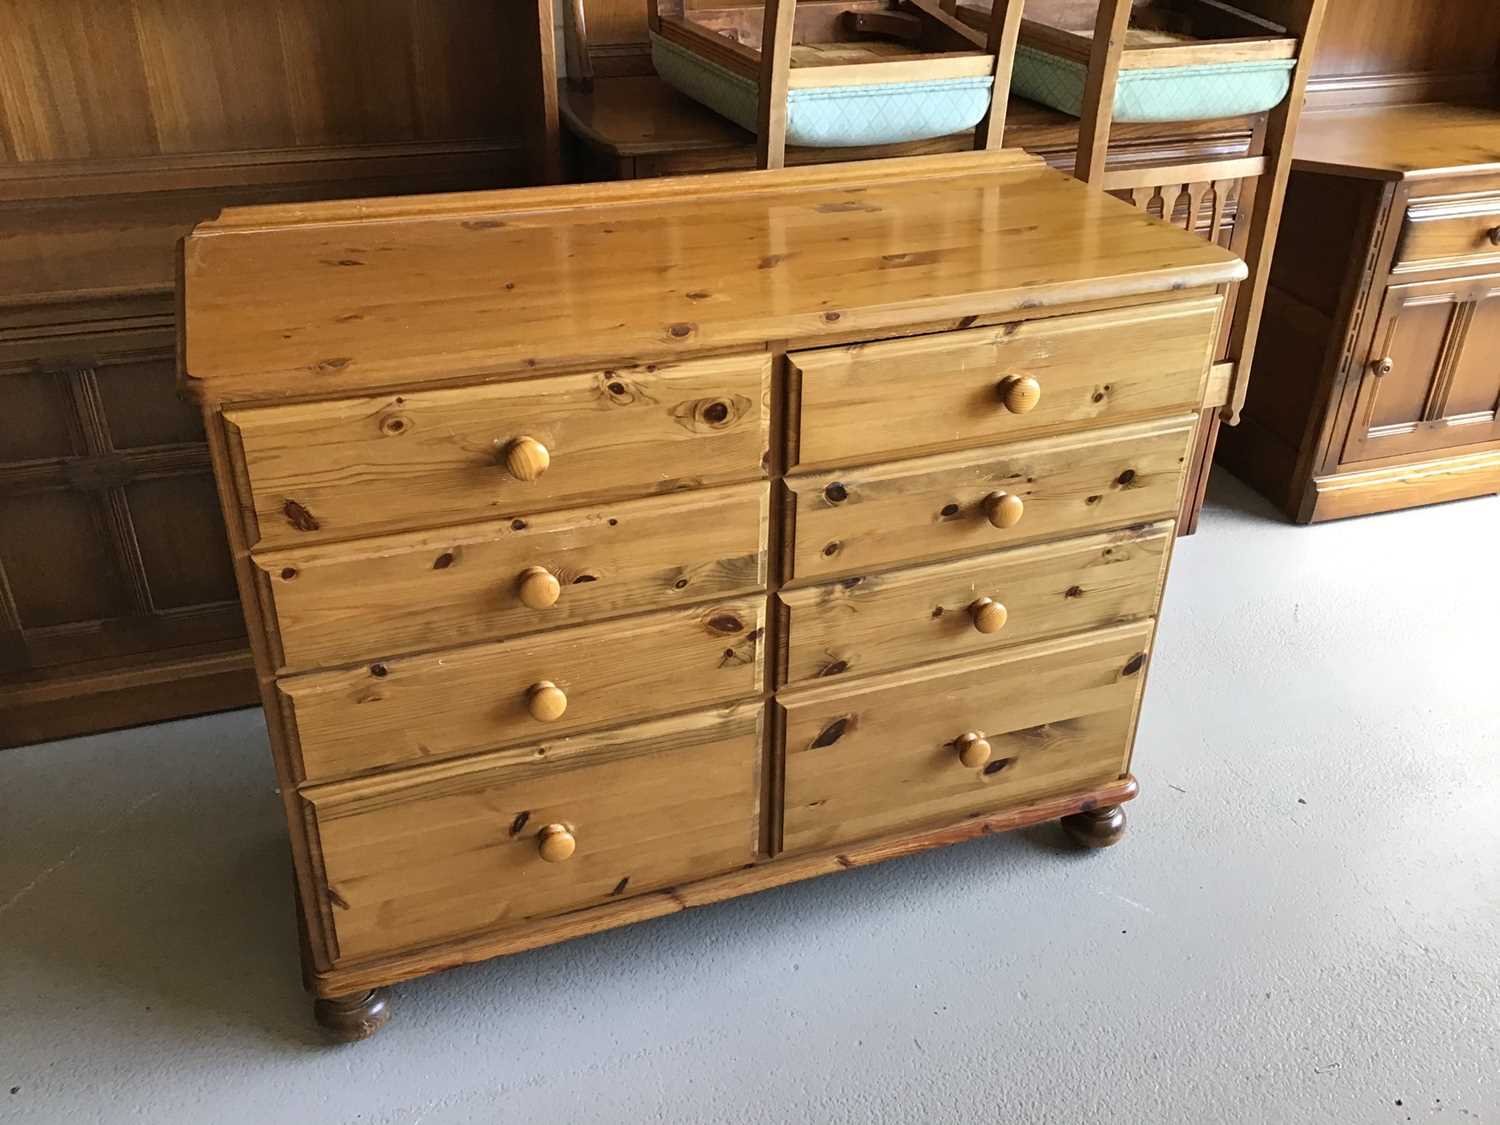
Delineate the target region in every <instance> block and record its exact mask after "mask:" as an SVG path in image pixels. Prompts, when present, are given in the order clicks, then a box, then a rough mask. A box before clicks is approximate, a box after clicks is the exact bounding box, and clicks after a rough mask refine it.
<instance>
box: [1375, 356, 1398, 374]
mask: <svg viewBox="0 0 1500 1125" xmlns="http://www.w3.org/2000/svg"><path fill="white" fill-rule="evenodd" d="M1394 370H1396V361H1395V360H1394V359H1393V358H1391V357H1390V356H1386V357H1385V358H1384V359H1377V360H1376V361H1375V374H1377V375H1379V376H1380V377H1381V378H1384V377H1385V376H1387V375H1389V374H1390V373H1391V372H1392V371H1394Z"/></svg>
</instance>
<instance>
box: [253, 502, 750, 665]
mask: <svg viewBox="0 0 1500 1125" xmlns="http://www.w3.org/2000/svg"><path fill="white" fill-rule="evenodd" d="M767 499H768V490H767V488H766V486H765V485H764V484H761V483H758V482H757V483H754V484H742V485H734V486H731V487H729V488H718V489H707V490H703V491H697V492H685V493H675V494H673V495H670V496H660V497H651V498H648V499H645V500H627V501H621V502H618V503H614V504H600V505H595V506H592V507H588V508H570V509H567V510H565V511H561V512H544V513H541V514H539V515H535V516H530V517H528V518H527V519H526V520H524V521H522V526H521V527H519V528H517V527H515V526H513V525H512V523H511V522H510V521H508V520H499V521H492V522H489V523H482V524H468V525H465V526H461V527H450V528H443V529H441V530H438V531H431V532H408V533H405V534H402V535H393V536H387V537H383V538H379V539H362V540H359V541H358V542H355V543H348V544H316V545H313V544H310V545H308V546H305V547H290V548H287V549H285V550H281V551H273V552H270V553H267V554H260V555H256V556H255V558H254V562H255V565H256V567H257V568H258V571H259V573H258V578H259V582H260V587H261V590H262V596H263V598H264V599H265V601H266V603H267V605H268V606H269V607H270V609H271V611H272V613H273V615H274V618H275V622H276V628H275V630H274V633H275V636H274V637H273V645H279V651H277V652H276V653H275V654H274V657H273V658H274V659H277V660H278V661H279V663H280V666H281V667H282V668H283V669H291V670H303V669H307V668H313V667H317V666H320V665H329V664H338V663H345V662H349V661H354V660H361V659H365V660H370V659H374V658H377V657H384V656H392V655H395V654H397V653H401V652H410V651H414V650H418V649H422V648H430V647H433V645H434V641H435V640H437V641H439V642H440V643H441V644H442V645H443V646H445V647H446V646H451V645H456V644H468V643H470V642H473V641H480V640H491V639H498V638H501V637H506V636H513V635H515V634H519V633H529V632H534V631H536V630H539V629H546V628H551V627H553V626H558V625H577V624H585V623H588V622H592V621H599V620H603V619H606V618H611V617H619V616H622V615H624V614H629V613H638V612H641V611H645V610H653V609H662V608H665V607H667V606H672V605H683V604H687V603H692V602H701V601H703V600H704V599H707V598H724V597H730V596H733V595H736V594H747V593H750V592H751V591H753V590H756V589H760V588H764V586H765V581H766V576H765V507H766V502H767ZM538 567H540V568H542V571H544V572H545V573H538V572H537V571H536V569H535V568H538ZM553 596H555V598H556V601H555V602H554V603H553V604H552V605H550V606H546V605H543V604H542V603H544V602H545V601H546V600H547V598H548V597H553ZM528 601H530V602H533V603H536V604H535V605H528V604H527V602H528Z"/></svg>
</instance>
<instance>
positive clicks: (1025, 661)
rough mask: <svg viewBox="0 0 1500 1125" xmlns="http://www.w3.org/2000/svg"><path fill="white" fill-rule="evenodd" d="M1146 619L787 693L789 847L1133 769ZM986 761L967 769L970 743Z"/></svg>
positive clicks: (947, 815)
mask: <svg viewBox="0 0 1500 1125" xmlns="http://www.w3.org/2000/svg"><path fill="white" fill-rule="evenodd" d="M1151 630H1152V623H1151V622H1141V623H1138V624H1134V625H1126V626H1121V627H1118V628H1115V629H1109V630H1105V631H1102V632H1098V633H1091V634H1087V635H1085V636H1083V637H1070V638H1066V639H1064V640H1060V641H1043V642H1041V643H1040V644H1037V645H1034V646H1029V647H1027V648H1022V649H1014V650H1010V651H1008V652H1003V653H985V654H983V655H979V656H969V657H963V658H961V659H958V660H951V661H946V662H944V663H941V664H935V665H928V666H927V667H924V668H920V669H915V670H910V671H905V672H897V673H891V674H889V675H884V676H876V677H873V678H871V679H870V680H867V681H865V682H864V683H863V684H861V685H859V686H857V687H856V686H853V685H849V686H847V687H844V688H843V690H842V691H841V690H840V689H839V687H837V686H835V685H832V684H829V685H827V686H822V687H815V688H805V689H802V690H801V691H793V692H788V693H786V694H785V695H783V696H781V697H779V698H780V705H781V707H782V708H783V709H784V712H785V714H784V722H785V738H786V742H785V745H786V790H785V792H786V800H785V820H784V825H783V847H784V848H785V849H786V850H787V851H803V850H806V849H810V848H825V847H832V846H835V845H838V844H842V843H846V842H849V841H853V840H860V839H865V838H867V837H871V836H879V835H882V834H885V833H892V832H898V831H901V830H904V829H909V828H916V827H920V826H922V825H925V824H930V823H941V822H943V821H952V820H957V819H959V818H961V817H963V816H965V815H966V814H969V813H979V812H988V811H992V810H994V809H998V808H1003V807H1005V806H1007V805H1011V804H1016V803H1019V802H1024V801H1031V800H1038V799H1040V798H1043V797H1047V796H1051V795H1055V794H1059V793H1066V792H1071V791H1074V790H1078V789H1084V788H1087V787H1089V786H1091V785H1098V784H1102V783H1104V782H1107V781H1112V780H1114V779H1116V778H1118V777H1120V776H1121V775H1122V774H1123V773H1125V772H1126V770H1127V768H1128V765H1129V757H1130V743H1131V737H1132V732H1133V729H1134V725H1135V712H1136V705H1137V702H1138V700H1139V698H1140V690H1141V684H1142V682H1143V680H1144V678H1145V676H1144V670H1145V664H1146V652H1147V649H1148V647H1149V644H1150V640H1151ZM970 734H976V735H983V736H984V738H985V741H986V743H987V745H988V751H989V753H988V759H987V760H986V761H985V762H984V764H982V765H973V766H970V765H965V764H964V762H963V761H962V760H961V759H960V757H959V754H960V750H961V748H962V747H963V745H964V743H963V741H962V740H963V739H964V736H965V735H970Z"/></svg>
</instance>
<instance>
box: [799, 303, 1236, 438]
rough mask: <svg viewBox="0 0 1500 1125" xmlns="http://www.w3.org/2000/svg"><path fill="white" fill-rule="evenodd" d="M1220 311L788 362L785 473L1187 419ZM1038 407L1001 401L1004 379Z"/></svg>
mask: <svg viewBox="0 0 1500 1125" xmlns="http://www.w3.org/2000/svg"><path fill="white" fill-rule="evenodd" d="M1219 306H1220V301H1219V298H1217V297H1212V298H1208V299H1206V300H1196V301H1186V302H1182V303H1180V304H1172V305H1156V306H1151V307H1148V308H1137V309H1125V310H1120V311H1114V312H1104V313H1092V314H1086V315H1080V316H1069V317H1058V318H1055V319H1052V320H1035V321H1026V322H1021V323H1016V324H1007V325H1002V326H1000V327H998V328H974V329H969V330H967V331H963V332H950V333H945V334H943V335H940V336H918V337H913V338H911V339H906V340H889V341H885V342H883V343H878V344H863V345H861V344H856V345H851V346H849V347H841V348H829V349H825V350H822V351H814V352H797V353H794V354H793V355H791V356H790V357H789V361H790V362H789V368H790V382H791V394H792V401H793V404H794V407H795V406H796V405H797V404H798V403H800V412H799V411H797V410H796V409H794V410H793V414H794V416H796V415H797V414H799V413H800V423H799V428H800V437H797V436H795V435H794V436H793V438H792V439H791V440H792V441H793V443H794V448H793V449H792V451H791V454H792V455H791V457H790V458H789V459H788V463H789V464H801V465H854V464H859V463H861V462H865V461H869V460H872V459H874V458H876V457H879V456H882V455H889V454H891V453H897V452H902V451H910V450H915V449H920V448H935V447H939V446H944V445H950V446H951V445H965V446H969V445H980V444H993V443H995V442H998V441H1004V440H1006V439H1009V438H1012V437H1017V436H1023V435H1027V434H1032V433H1036V432H1039V431H1044V430H1050V431H1057V430H1060V429H1071V428H1077V427H1081V426H1097V425H1105V424H1108V423H1111V422H1118V421H1121V420H1128V419H1131V418H1140V417H1146V416H1150V415H1153V414H1166V413H1169V412H1173V411H1181V410H1190V409H1194V408H1196V407H1197V406H1198V404H1199V403H1200V401H1201V400H1202V397H1203V389H1204V380H1205V377H1206V374H1207V371H1208V366H1209V363H1210V361H1211V359H1212V348H1213V344H1214V339H1215V327H1216V325H1217V323H1218V316H1219ZM1018 379H1029V380H1035V387H1036V389H1039V391H1040V397H1039V398H1037V399H1036V400H1035V405H1034V406H1033V407H1032V408H1031V409H1029V410H1026V411H1025V412H1024V413H1015V412H1013V409H1012V407H1014V408H1015V409H1021V408H1023V407H1025V406H1026V402H1024V401H1017V400H1010V401H1011V405H1007V401H1008V400H1007V395H1006V393H1005V392H1006V391H1008V390H1009V389H1010V388H1011V387H1012V386H1013V385H1014V384H1013V382H1012V381H1013V380H1018Z"/></svg>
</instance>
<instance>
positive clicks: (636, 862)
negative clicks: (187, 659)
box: [180, 153, 1243, 1037]
mask: <svg viewBox="0 0 1500 1125" xmlns="http://www.w3.org/2000/svg"><path fill="white" fill-rule="evenodd" d="M183 256H184V261H183V280H184V284H183V302H184V306H185V319H184V323H185V326H186V327H185V333H184V336H183V339H182V342H181V349H180V350H181V367H182V380H183V383H184V386H185V388H186V389H187V390H188V392H189V393H191V394H192V395H194V396H196V397H197V399H198V400H199V401H200V402H201V403H202V404H203V408H204V412H205V417H206V420H207V424H208V431H209V435H210V441H211V443H212V448H213V452H214V463H215V468H216V473H217V477H218V482H219V488H220V494H221V498H222V502H223V505H224V510H225V513H226V516H227V517H228V523H229V527H230V538H231V546H232V548H233V551H234V556H235V561H236V567H237V576H238V580H239V584H240V592H241V597H242V600H243V603H244V609H245V614H246V617H247V619H248V621H249V624H250V631H251V636H252V639H253V641H254V645H255V650H256V659H257V666H258V671H259V676H260V681H261V689H262V698H263V702H264V705H265V710H266V716H267V723H268V726H269V729H270V734H271V742H272V747H273V752H274V756H275V760H276V766H277V770H278V774H279V778H280V781H281V785H282V791H283V798H284V800H285V804H286V812H287V819H288V824H289V827H290V835H291V843H292V851H293V856H294V860H295V867H296V874H297V890H298V896H299V905H300V907H301V911H302V915H303V928H304V936H305V939H306V941H305V954H306V965H305V968H306V975H307V979H308V980H309V982H310V983H311V985H312V987H313V990H314V991H315V993H316V994H317V997H318V1001H317V1013H318V1016H319V1018H320V1020H321V1022H323V1023H324V1024H325V1026H328V1027H330V1028H331V1029H332V1030H334V1031H335V1032H336V1033H337V1034H339V1035H342V1036H345V1037H358V1036H360V1035H363V1034H368V1033H369V1032H370V1031H372V1030H373V1029H374V1028H376V1027H378V1026H379V1025H380V1024H381V1023H382V1022H383V1021H384V1019H385V1018H386V1015H387V1012H388V1009H387V1007H386V1003H387V1001H386V998H385V995H384V986H386V985H389V984H392V983H394V982H397V981H401V980H405V979H409V978H412V977H415V976H419V975H422V974H424V973H427V972H431V971H434V970H437V969H440V968H444V967H448V966H452V965H456V964H460V963H464V962H468V961H474V960H478V959H482V958H486V957H491V956H495V955H498V954H503V953H509V952H514V951H518V950H522V949H527V948H531V947H535V946H538V945H544V944H547V943H550V942H555V941H560V940H563V939H565V938H569V937H573V936H577V935H580V934H585V933H590V932H594V931H597V930H602V929H606V928H609V927H612V926H617V925H621V924H624V923H627V922H632V921H636V920H640V919H643V918H648V917H652V916H655V915H659V914H664V913H668V912H671V911H675V910H680V909H683V908H685V907H688V906H695V905H699V904H703V903H709V902H713V901H716V900H722V899H725V898H729V897H733V896H735V895H739V894H743V893H748V892H751V891H755V890H758V889H761V888H764V887H769V886H773V885H776V884H780V883H785V882H789V881H792V880H796V879H802V878H806V877H809V876H812V875H818V874H823V873H826V872H833V871H838V870H841V869H844V868H848V867H855V866H860V865H862V864H866V863H870V862H875V861H878V860H880V859H884V858H888V857H891V856H896V855H901V854H905V853H908V852H911V851H915V850H919V849H922V848H927V847H933V846H937V845H940V844H946V843H952V842H956V841H959V840H963V839H966V838H969V837H973V836H976V835H980V834H983V833H988V832H994V831H998V830H1002V829H1006V828H1012V827H1016V826H1019V825H1023V824H1029V823H1034V822H1037V821H1042V820H1049V819H1061V820H1062V821H1063V823H1064V826H1065V827H1066V828H1068V829H1069V831H1070V833H1071V834H1072V835H1073V836H1075V838H1078V839H1080V840H1081V841H1082V842H1085V843H1092V844H1095V845H1099V844H1105V843H1111V842H1113V840H1114V839H1116V838H1118V836H1119V834H1120V832H1121V830H1122V828H1123V814H1122V813H1121V812H1120V810H1119V806H1120V804H1121V803H1122V802H1124V801H1126V800H1128V799H1129V798H1130V797H1131V796H1133V795H1134V793H1135V781H1134V779H1133V777H1132V776H1131V773H1130V758H1131V750H1132V741H1133V737H1134V732H1135V725H1136V715H1137V713H1138V710H1139V707H1140V702H1141V693H1142V690H1143V685H1144V682H1145V675H1146V667H1147V663H1148V659H1149V655H1150V652H1151V645H1152V639H1153V632H1154V621H1155V615H1156V612H1157V607H1158V604H1159V600H1160V597H1161V590H1162V583H1163V580H1164V578H1165V574H1166V569H1167V564H1168V560H1169V557H1170V554H1171V545H1172V541H1173V531H1174V525H1173V522H1172V521H1173V517H1174V513H1176V511H1177V510H1178V504H1179V500H1180V496H1181V492H1182V488H1183V484H1184V466H1185V462H1186V458H1187V456H1188V451H1189V449H1190V448H1191V445H1192V442H1193V439H1194V436H1195V435H1194V427H1195V426H1196V425H1197V419H1198V417H1199V415H1200V412H1201V411H1202V409H1203V408H1204V406H1205V403H1206V402H1208V401H1210V400H1211V398H1212V395H1213V389H1212V386H1211V380H1210V372H1209V361H1210V358H1211V356H1212V354H1213V344H1214V341H1215V339H1216V334H1217V332H1218V330H1219V315H1220V307H1221V297H1222V288H1223V287H1224V286H1226V285H1228V284H1231V283H1233V282H1234V281H1235V280H1237V279H1238V278H1239V277H1241V276H1242V273H1243V269H1242V267H1241V265H1240V263H1239V262H1237V261H1236V260H1235V259H1234V258H1233V257H1232V256H1230V255H1229V254H1227V253H1224V252H1223V251H1221V250H1219V249H1217V248H1215V247H1213V246H1210V245H1208V244H1206V243H1205V242H1203V241H1202V240H1200V239H1196V238H1193V237H1191V236H1189V235H1187V234H1184V233H1181V232H1178V231H1174V230H1172V229H1170V228H1168V227H1166V226H1164V225H1162V224H1160V223H1158V222H1156V221H1154V220H1152V219H1150V218H1147V217H1145V216H1143V215H1142V214H1141V213H1140V212H1138V211H1136V210H1134V209H1132V208H1130V207H1127V206H1126V205H1124V204H1121V203H1118V202H1116V201H1114V200H1112V199H1109V198H1108V197H1106V196H1103V195H1102V194H1099V193H1096V192H1093V191H1091V190H1090V189H1088V188H1086V187H1084V186H1083V185H1081V184H1078V183H1075V182H1073V181H1071V180H1068V179H1066V178H1065V177H1063V176H1061V175H1059V174H1057V173H1054V172H1051V171H1049V170H1047V169H1046V168H1045V167H1044V166H1042V165H1041V163H1040V162H1039V161H1036V160H1034V159H1032V158H1030V157H1027V156H1024V155H1022V154H1019V153H990V154H983V153H978V154H961V155H953V156H937V157H920V158H913V159H906V160H892V161H884V162H878V163H869V164H860V165H843V166H823V167H819V168H815V169H807V170H800V171H783V172H776V173H749V174H732V175H723V176H713V177H704V178H701V179H699V180H675V181H668V182H640V183H630V184H620V185H610V186H605V187H600V186H588V187H582V188H558V189H538V190H526V191H513V192H499V193H489V194H480V195H467V196H449V197H435V198H429V199H413V200H385V201H372V202H368V203H363V204H331V205H319V206H311V207H293V208H257V209H245V210H240V211H231V212H226V213H225V214H224V215H223V216H222V217H221V218H220V219H219V220H218V221H216V222H214V223H210V224H206V225H205V226H203V227H200V228H199V229H198V230H197V231H196V232H195V233H194V234H193V235H192V236H191V237H190V238H189V239H188V240H186V242H185V244H184V255H183Z"/></svg>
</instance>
